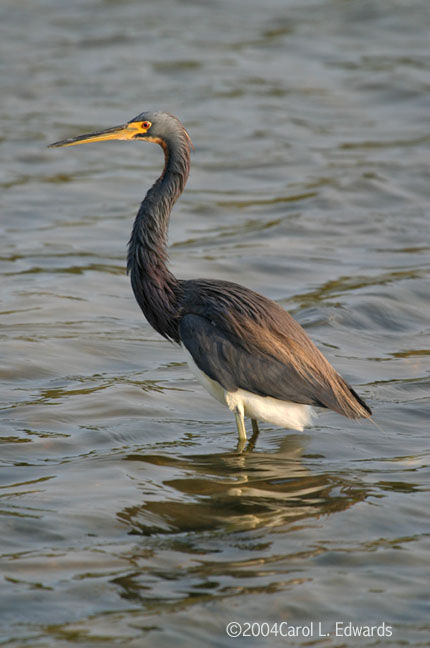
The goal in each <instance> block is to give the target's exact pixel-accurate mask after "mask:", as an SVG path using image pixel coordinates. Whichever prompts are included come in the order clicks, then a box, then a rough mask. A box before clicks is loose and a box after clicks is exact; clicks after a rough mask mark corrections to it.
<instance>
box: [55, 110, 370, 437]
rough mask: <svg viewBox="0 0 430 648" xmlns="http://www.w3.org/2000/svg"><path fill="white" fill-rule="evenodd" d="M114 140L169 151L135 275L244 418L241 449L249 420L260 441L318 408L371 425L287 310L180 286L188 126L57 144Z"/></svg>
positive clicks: (202, 374) (146, 217)
mask: <svg viewBox="0 0 430 648" xmlns="http://www.w3.org/2000/svg"><path fill="white" fill-rule="evenodd" d="M104 140H139V141H143V142H153V143H156V144H158V145H160V146H161V148H162V149H163V151H164V168H163V171H162V173H161V175H160V177H159V178H158V179H157V180H156V182H155V183H154V184H153V185H152V187H151V188H150V189H149V190H148V192H147V194H146V196H145V198H144V200H143V202H142V203H141V205H140V207H139V210H138V212H137V215H136V218H135V220H134V224H133V228H132V232H131V236H130V239H129V243H128V254H127V272H128V274H129V275H130V279H131V286H132V289H133V292H134V296H135V298H136V300H137V303H138V305H139V306H140V308H141V309H142V311H143V314H144V315H145V317H146V319H147V321H148V322H149V324H150V325H151V326H152V327H153V328H154V329H155V330H156V331H157V332H158V333H159V334H160V335H162V336H163V337H164V338H166V339H167V340H170V341H172V342H174V343H177V344H179V345H181V346H182V348H183V350H184V352H185V355H186V357H187V361H188V364H189V365H190V368H191V369H192V371H193V372H194V374H195V376H196V377H197V379H198V380H199V381H200V383H201V384H202V385H203V387H205V388H206V389H207V391H208V392H209V393H210V394H211V395H212V396H213V397H214V398H215V399H216V400H218V401H219V402H221V403H222V404H223V405H225V406H227V407H228V409H229V410H230V411H231V412H232V413H233V414H234V416H235V419H236V426H237V433H238V437H239V444H242V446H243V444H244V443H245V441H246V439H247V436H246V427H245V417H247V418H250V419H251V424H252V430H253V433H254V434H258V429H259V428H258V422H261V421H263V422H266V423H271V424H274V425H276V426H280V427H283V428H287V429H293V430H298V431H303V429H304V428H305V426H308V425H310V424H311V422H312V420H313V417H314V415H315V410H314V408H315V407H317V408H328V409H330V410H334V411H335V412H337V413H339V414H342V415H343V416H345V417H347V418H350V419H359V418H369V417H370V416H371V414H372V412H371V409H370V408H369V406H368V405H367V404H366V403H365V401H364V400H363V399H362V398H361V397H360V396H359V395H358V394H357V393H356V392H355V391H354V389H353V388H352V387H351V386H350V385H349V384H348V383H347V382H346V381H345V380H344V379H343V378H342V377H341V376H340V375H339V373H338V372H337V371H336V370H335V369H334V368H333V366H332V365H331V364H330V363H329V361H328V360H327V359H326V358H325V356H324V355H323V354H322V353H321V351H320V350H319V349H318V348H317V347H316V346H315V344H314V343H313V342H312V341H311V339H310V338H309V337H308V335H307V333H306V332H305V331H304V329H303V328H302V326H301V325H300V324H299V323H298V322H297V321H296V320H295V319H294V318H293V317H292V316H291V315H290V314H289V313H288V312H287V311H286V310H284V309H283V308H282V307H281V306H280V305H279V304H277V303H275V302H274V301H272V300H271V299H268V298H267V297H264V296H263V295H260V294H259V293H257V292H254V291H253V290H250V289H248V288H245V287H243V286H241V285H239V284H237V283H233V282H230V281H223V280H219V279H178V278H176V277H175V276H174V275H173V273H172V272H171V271H170V270H169V267H168V253H167V234H168V226H169V220H170V214H171V211H172V208H173V206H174V204H175V202H176V200H177V199H178V198H179V196H180V195H181V194H182V192H183V190H184V187H185V184H186V182H187V179H188V175H189V171H190V154H191V148H193V147H192V143H191V139H190V136H189V134H188V132H187V130H186V129H185V127H184V126H183V124H182V123H181V122H180V121H179V119H178V118H177V117H175V116H174V115H171V114H169V113H167V112H143V113H141V114H139V115H137V117H134V118H133V119H131V120H130V121H128V122H126V123H124V124H122V125H120V126H114V127H112V128H107V129H104V130H100V131H98V132H93V133H87V134H84V135H79V136H77V137H72V138H69V139H65V140H61V141H59V142H55V143H54V144H51V145H50V146H51V147H61V146H74V145H77V144H84V143H87V142H101V141H104Z"/></svg>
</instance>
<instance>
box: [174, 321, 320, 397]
mask: <svg viewBox="0 0 430 648" xmlns="http://www.w3.org/2000/svg"><path fill="white" fill-rule="evenodd" d="M179 331H180V336H181V340H182V343H183V344H184V346H185V347H186V348H187V350H188V351H189V352H190V354H191V356H192V357H193V360H194V362H195V363H196V365H197V366H198V368H199V369H200V370H201V371H203V372H204V373H205V374H206V375H207V376H209V378H211V379H212V380H216V381H217V382H219V383H220V385H222V387H224V389H226V390H227V391H236V390H237V389H238V388H241V389H246V390H247V391H250V392H252V393H253V394H258V395H260V396H271V397H273V398H278V399H280V400H287V401H293V402H295V403H303V404H306V405H318V406H320V407H325V405H324V403H323V402H322V401H321V400H320V399H319V398H318V394H317V391H318V388H317V385H313V384H311V383H309V380H306V379H305V378H304V377H303V376H301V375H300V374H299V373H298V372H297V371H296V370H295V369H294V367H292V366H287V365H286V364H285V363H284V362H280V361H278V360H276V359H275V358H273V357H271V356H269V355H267V354H264V353H263V352H261V351H258V350H256V349H255V350H254V352H253V353H250V352H249V351H248V350H247V349H245V348H244V346H243V345H242V344H241V342H240V339H238V338H237V337H235V336H231V335H229V334H227V333H226V332H225V331H223V330H222V329H221V328H220V327H218V326H217V325H216V324H215V323H214V322H211V321H209V320H208V319H206V318H205V317H202V316H200V315H185V316H184V317H183V318H182V319H181V322H180V325H179Z"/></svg>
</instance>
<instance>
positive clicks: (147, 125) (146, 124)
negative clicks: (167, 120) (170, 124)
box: [142, 121, 151, 129]
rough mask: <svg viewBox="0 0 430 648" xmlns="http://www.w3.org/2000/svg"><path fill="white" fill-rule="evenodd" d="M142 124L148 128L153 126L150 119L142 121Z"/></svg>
mask: <svg viewBox="0 0 430 648" xmlns="http://www.w3.org/2000/svg"><path fill="white" fill-rule="evenodd" d="M142 126H143V128H146V129H148V128H149V127H150V126H151V122H149V121H144V122H142Z"/></svg>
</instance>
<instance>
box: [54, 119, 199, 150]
mask: <svg viewBox="0 0 430 648" xmlns="http://www.w3.org/2000/svg"><path fill="white" fill-rule="evenodd" d="M178 138H179V139H182V140H185V142H187V143H188V145H189V146H190V147H192V143H191V139H190V136H189V135H188V133H187V131H186V130H185V128H184V126H183V125H182V123H181V122H180V121H179V119H177V118H176V117H174V116H173V115H170V114H169V113H165V112H143V113H140V115H137V117H134V118H133V119H131V120H130V121H129V122H127V123H125V124H122V125H121V126H114V127H112V128H106V129H104V130H101V131H97V132H94V133H86V134H84V135H78V136H77V137H70V138H68V139H65V140H61V141H59V142H54V144H50V147H58V146H74V145H76V144H85V143H86V142H103V141H105V140H146V141H147V142H155V143H156V144H160V145H161V146H162V147H163V148H165V147H166V146H169V144H171V143H174V142H175V140H177V139H178Z"/></svg>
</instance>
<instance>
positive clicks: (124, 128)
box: [48, 122, 147, 148]
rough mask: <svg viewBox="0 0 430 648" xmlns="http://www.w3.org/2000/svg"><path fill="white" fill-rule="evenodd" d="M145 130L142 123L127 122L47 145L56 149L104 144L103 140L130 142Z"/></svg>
mask: <svg viewBox="0 0 430 648" xmlns="http://www.w3.org/2000/svg"><path fill="white" fill-rule="evenodd" d="M146 130H147V129H146V128H144V127H143V126H142V122H129V123H127V124H122V125H121V126H113V128H106V129H105V130H102V131H98V132H96V133H85V134H84V135H78V136H77V137H69V138H68V139H64V140H60V141H59V142H54V143H53V144H49V147H48V148H57V147H60V146H75V145H76V144H85V143H86V142H104V141H105V140H130V139H134V138H135V137H136V135H142V134H144V133H145V132H146Z"/></svg>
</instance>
